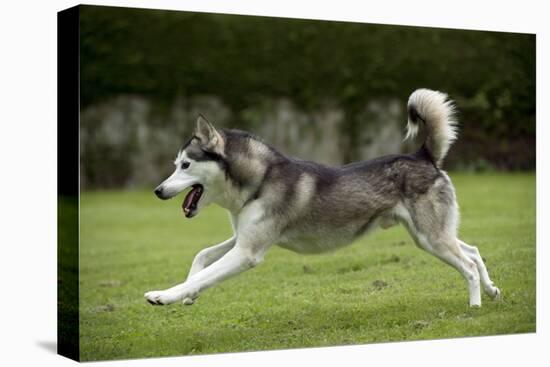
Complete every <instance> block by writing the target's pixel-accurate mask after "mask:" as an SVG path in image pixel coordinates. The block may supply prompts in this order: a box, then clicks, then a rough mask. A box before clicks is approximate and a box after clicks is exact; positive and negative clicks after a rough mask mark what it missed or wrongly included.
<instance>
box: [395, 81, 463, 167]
mask: <svg viewBox="0 0 550 367" xmlns="http://www.w3.org/2000/svg"><path fill="white" fill-rule="evenodd" d="M407 112H408V122H407V135H406V136H405V139H409V138H414V137H415V136H416V135H417V134H418V131H419V127H420V126H419V125H421V124H423V125H424V128H425V129H426V140H425V142H424V145H425V147H426V148H427V149H428V151H429V153H430V155H431V157H432V159H433V161H434V163H435V164H436V165H437V166H438V167H441V165H442V163H443V159H444V158H445V156H446V155H447V151H448V150H449V148H450V147H451V144H452V143H453V142H454V141H455V140H456V138H457V134H458V126H457V125H458V123H457V121H456V120H455V106H454V103H453V101H451V100H450V99H449V97H448V96H447V94H445V93H441V92H437V91H433V90H429V89H417V90H415V91H414V92H413V93H412V94H411V96H410V97H409V102H408V104H407Z"/></svg>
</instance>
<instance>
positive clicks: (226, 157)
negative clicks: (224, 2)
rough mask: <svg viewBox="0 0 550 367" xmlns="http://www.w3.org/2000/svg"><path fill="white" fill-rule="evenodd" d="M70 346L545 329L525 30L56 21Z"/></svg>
mask: <svg viewBox="0 0 550 367" xmlns="http://www.w3.org/2000/svg"><path fill="white" fill-rule="evenodd" d="M58 27H59V28H58V30H59V32H58V37H59V42H58V43H59V48H58V50H59V53H58V55H59V63H58V70H59V84H58V86H59V88H58V89H59V95H58V111H59V126H58V128H59V129H58V131H59V149H58V153H59V198H58V202H59V210H58V229H59V231H58V233H59V241H58V258H59V268H58V284H59V285H58V294H59V304H58V316H59V317H58V320H59V328H58V349H59V353H60V354H62V355H65V356H67V357H70V358H73V359H76V360H82V361H93V360H108V359H128V358H144V357H159V356H183V355H193V354H211V353H227V352H242V351H263V350H272V349H288V348H304V347H320V346H334V345H344V344H366V343H380V342H398V341H409V340H429V339H440V338H455V337H474V336H481V335H500V334H514V333H532V332H535V331H536V297H535V275H536V268H535V262H536V261H535V259H536V251H535V249H536V238H535V202H536V200H535V166H536V157H535V142H536V131H535V112H536V109H535V35H533V34H517V33H505V32H489V31H475V30H459V29H440V28H426V27H410V26H396V25H391V26H390V25H383V24H362V23H352V22H336V21H320V20H308V19H286V18H275V17H259V16H243V15H227V14H210V13H196V12H185V11H166V10H154V9H133V8H120V7H101V6H88V5H86V6H78V7H74V8H71V9H67V10H65V11H63V12H60V13H59V17H58Z"/></svg>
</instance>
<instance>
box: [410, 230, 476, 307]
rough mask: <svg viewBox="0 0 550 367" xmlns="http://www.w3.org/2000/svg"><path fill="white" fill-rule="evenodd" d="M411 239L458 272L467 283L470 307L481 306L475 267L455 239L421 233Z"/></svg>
mask: <svg viewBox="0 0 550 367" xmlns="http://www.w3.org/2000/svg"><path fill="white" fill-rule="evenodd" d="M413 237H414V238H415V240H416V242H417V244H418V246H419V247H421V248H422V249H424V250H426V251H427V252H429V253H430V254H432V255H434V256H436V257H437V258H439V259H440V260H442V261H444V262H445V263H447V264H449V265H451V266H452V267H453V268H455V269H456V270H458V272H459V273H460V274H461V275H462V276H463V277H464V279H466V281H467V282H468V290H469V296H470V306H472V307H479V306H481V289H480V282H479V280H480V279H479V271H478V268H477V265H476V263H475V262H474V261H473V260H472V259H470V258H469V257H468V256H467V255H466V254H465V253H464V252H463V251H462V250H461V248H460V246H459V244H458V241H457V240H456V238H452V237H434V236H432V235H430V236H428V235H426V233H425V232H422V231H419V232H417V233H415V234H414V235H413Z"/></svg>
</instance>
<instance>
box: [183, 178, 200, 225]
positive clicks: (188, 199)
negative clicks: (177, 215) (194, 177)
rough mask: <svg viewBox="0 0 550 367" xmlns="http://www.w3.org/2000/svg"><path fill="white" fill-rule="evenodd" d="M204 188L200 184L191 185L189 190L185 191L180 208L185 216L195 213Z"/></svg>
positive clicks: (188, 216) (190, 216)
mask: <svg viewBox="0 0 550 367" xmlns="http://www.w3.org/2000/svg"><path fill="white" fill-rule="evenodd" d="M203 191H204V188H203V187H202V185H200V184H196V185H193V186H192V188H191V191H189V192H188V193H187V195H186V196H185V199H183V203H182V204H181V208H182V209H183V214H185V216H186V217H187V218H192V217H194V216H195V214H197V204H198V202H199V200H200V198H201V196H202V193H203Z"/></svg>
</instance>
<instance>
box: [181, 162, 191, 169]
mask: <svg viewBox="0 0 550 367" xmlns="http://www.w3.org/2000/svg"><path fill="white" fill-rule="evenodd" d="M190 164H191V163H190V162H181V169H186V168H189V165H190Z"/></svg>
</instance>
